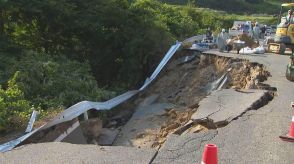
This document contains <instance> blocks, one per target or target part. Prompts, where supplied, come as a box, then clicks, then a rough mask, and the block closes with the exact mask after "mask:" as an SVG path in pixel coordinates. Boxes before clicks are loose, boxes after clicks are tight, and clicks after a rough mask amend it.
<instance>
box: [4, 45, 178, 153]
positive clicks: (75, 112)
mask: <svg viewBox="0 0 294 164" xmlns="http://www.w3.org/2000/svg"><path fill="white" fill-rule="evenodd" d="M181 44H182V43H181V42H177V43H176V44H175V45H173V46H171V48H170V49H169V51H168V52H167V53H166V54H165V56H164V58H163V59H162V60H161V62H160V63H159V65H158V66H157V68H156V69H155V71H154V72H153V73H152V75H151V76H150V77H148V78H147V79H146V80H145V83H144V84H143V86H142V87H141V88H140V89H138V90H132V91H128V92H126V93H124V94H121V95H119V96H117V97H115V98H113V99H110V100H108V101H105V102H91V101H82V102H79V103H77V104H75V105H73V106H71V107H69V108H67V109H66V110H64V111H63V112H61V113H60V114H59V115H58V116H57V117H55V118H54V119H53V120H52V121H50V122H49V123H47V124H45V125H43V126H41V127H39V128H37V129H35V130H33V131H31V132H29V133H27V134H25V135H23V136H21V137H19V138H17V139H15V140H12V141H9V142H7V143H5V144H2V145H0V152H6V151H9V150H12V149H13V148H14V147H16V146H17V145H18V144H20V143H22V142H23V141H25V140H26V139H27V138H29V137H30V136H31V135H33V134H34V133H36V132H37V131H39V130H43V129H46V128H49V127H52V126H54V125H57V124H60V123H63V122H66V121H70V120H72V119H73V118H76V117H78V116H79V115H81V114H83V113H85V112H87V111H88V110H90V109H96V110H110V109H112V108H113V107H115V106H117V105H119V104H121V103H123V102H125V101H127V100H128V99H130V98H131V97H133V96H134V95H136V94H137V93H139V92H140V91H143V90H144V89H145V88H146V87H147V86H148V85H149V84H150V83H151V82H152V81H153V80H155V79H156V77H157V76H158V74H159V73H160V72H161V70H162V69H163V68H164V66H165V65H166V64H167V62H168V61H169V60H170V59H171V57H172V56H173V55H174V54H175V52H176V51H177V50H178V49H179V48H180V46H181Z"/></svg>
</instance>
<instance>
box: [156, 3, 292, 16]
mask: <svg viewBox="0 0 294 164" xmlns="http://www.w3.org/2000/svg"><path fill="white" fill-rule="evenodd" d="M161 1H162V2H166V3H170V4H179V5H186V4H191V3H192V4H194V5H196V6H198V7H204V8H210V9H214V10H222V11H226V12H229V13H235V14H244V13H245V14H271V15H272V14H278V13H279V7H280V5H281V3H286V2H292V1H291V0H161Z"/></svg>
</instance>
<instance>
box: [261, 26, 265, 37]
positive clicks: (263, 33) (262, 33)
mask: <svg viewBox="0 0 294 164" xmlns="http://www.w3.org/2000/svg"><path fill="white" fill-rule="evenodd" d="M260 31H261V32H260V38H261V39H264V36H265V31H266V25H264V26H262V27H261V28H260Z"/></svg>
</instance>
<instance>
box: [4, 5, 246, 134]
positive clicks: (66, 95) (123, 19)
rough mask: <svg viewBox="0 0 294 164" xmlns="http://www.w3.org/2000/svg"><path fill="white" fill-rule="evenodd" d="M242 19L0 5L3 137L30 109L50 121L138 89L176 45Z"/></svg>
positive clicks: (183, 11)
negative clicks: (71, 108)
mask: <svg viewBox="0 0 294 164" xmlns="http://www.w3.org/2000/svg"><path fill="white" fill-rule="evenodd" d="M237 17H238V16H236V15H227V14H225V13H219V12H215V11H214V12H211V10H203V9H198V8H195V7H194V6H193V5H189V6H186V5H185V6H176V5H168V4H163V3H160V2H159V1H157V0H132V1H128V0H83V1H80V0H43V1H39V0H9V1H0V62H1V65H0V68H1V69H0V85H1V86H0V132H2V131H6V132H7V131H9V130H11V129H15V128H22V127H24V126H25V125H26V122H27V120H28V117H29V116H30V113H31V111H32V110H33V109H37V110H39V111H41V113H42V114H41V115H42V117H43V116H44V117H45V116H46V115H48V114H49V115H50V113H52V112H54V111H55V110H56V109H63V108H66V107H69V106H71V105H73V104H75V103H77V102H79V101H82V100H90V101H105V100H108V99H110V98H111V97H113V96H115V95H117V94H120V93H122V92H123V91H126V90H128V89H133V88H136V87H137V86H138V85H140V84H142V83H143V82H144V80H145V78H146V77H147V76H149V75H150V73H151V71H153V70H154V68H155V67H156V65H157V64H158V62H159V60H160V59H161V58H162V55H163V54H165V52H166V51H167V49H168V48H169V46H170V45H171V44H173V43H174V42H175V41H176V40H180V41H181V40H183V39H185V38H187V37H190V36H193V35H197V34H202V33H203V32H204V31H205V29H206V28H208V27H210V28H211V29H212V30H214V31H220V29H221V28H228V27H230V26H231V25H232V23H233V21H234V20H235V19H237ZM243 19H251V18H247V17H246V18H243Z"/></svg>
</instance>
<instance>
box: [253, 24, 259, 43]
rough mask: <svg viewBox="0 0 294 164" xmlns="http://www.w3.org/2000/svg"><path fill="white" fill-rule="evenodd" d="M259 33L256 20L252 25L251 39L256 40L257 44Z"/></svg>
mask: <svg viewBox="0 0 294 164" xmlns="http://www.w3.org/2000/svg"><path fill="white" fill-rule="evenodd" d="M259 34H260V28H259V25H258V22H256V23H255V25H254V27H253V39H254V40H256V43H257V44H259Z"/></svg>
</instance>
